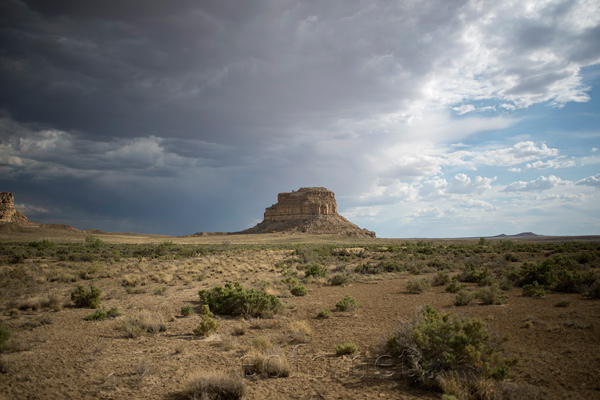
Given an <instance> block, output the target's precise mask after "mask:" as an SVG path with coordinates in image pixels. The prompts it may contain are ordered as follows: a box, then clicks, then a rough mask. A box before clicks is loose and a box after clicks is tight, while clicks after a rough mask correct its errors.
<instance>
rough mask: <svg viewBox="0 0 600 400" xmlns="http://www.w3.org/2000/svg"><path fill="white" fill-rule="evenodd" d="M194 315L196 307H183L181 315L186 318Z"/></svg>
mask: <svg viewBox="0 0 600 400" xmlns="http://www.w3.org/2000/svg"><path fill="white" fill-rule="evenodd" d="M193 314H194V307H192V306H190V305H189V304H187V305H185V306H181V315H183V316H184V317H187V316H190V315H193Z"/></svg>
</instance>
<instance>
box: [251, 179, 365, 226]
mask: <svg viewBox="0 0 600 400" xmlns="http://www.w3.org/2000/svg"><path fill="white" fill-rule="evenodd" d="M270 232H306V233H328V234H337V235H343V236H368V237H375V232H371V231H368V230H366V229H360V228H359V227H358V226H356V225H354V224H353V223H351V222H350V221H348V220H347V219H346V218H344V217H342V216H341V215H339V214H338V213H337V203H336V201H335V195H334V193H333V192H332V191H330V190H327V189H325V188H323V187H308V188H300V189H299V190H298V191H292V192H291V193H279V195H277V204H273V205H272V206H271V207H267V208H266V209H265V218H264V220H263V222H261V223H260V224H258V225H256V226H255V227H253V228H250V229H246V230H245V231H243V232H241V233H270Z"/></svg>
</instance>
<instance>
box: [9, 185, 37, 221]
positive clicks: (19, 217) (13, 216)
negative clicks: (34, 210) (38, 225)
mask: <svg viewBox="0 0 600 400" xmlns="http://www.w3.org/2000/svg"><path fill="white" fill-rule="evenodd" d="M11 222H12V223H17V224H20V225H35V224H34V223H33V222H30V221H29V220H28V219H27V217H26V216H24V215H23V214H21V213H20V212H19V211H18V210H17V209H16V208H15V197H14V196H13V194H12V193H9V192H1V193H0V223H11Z"/></svg>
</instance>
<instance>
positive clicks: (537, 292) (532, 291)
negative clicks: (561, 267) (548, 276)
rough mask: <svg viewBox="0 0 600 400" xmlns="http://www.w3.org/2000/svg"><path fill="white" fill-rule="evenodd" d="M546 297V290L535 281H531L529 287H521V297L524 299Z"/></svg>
mask: <svg viewBox="0 0 600 400" xmlns="http://www.w3.org/2000/svg"><path fill="white" fill-rule="evenodd" d="M545 295H546V289H544V287H543V286H540V284H539V283H538V282H537V281H533V283H532V284H531V285H525V286H523V296H526V297H544V296H545Z"/></svg>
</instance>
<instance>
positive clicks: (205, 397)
mask: <svg viewBox="0 0 600 400" xmlns="http://www.w3.org/2000/svg"><path fill="white" fill-rule="evenodd" d="M183 395H184V396H186V397H187V398H189V399H191V400H237V399H243V398H244V397H245V396H246V382H245V381H244V378H242V377H241V376H240V374H239V373H236V372H222V371H209V372H202V373H199V374H197V375H195V376H194V377H192V378H191V379H190V380H189V382H188V383H187V385H186V387H185V389H184V390H183Z"/></svg>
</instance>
